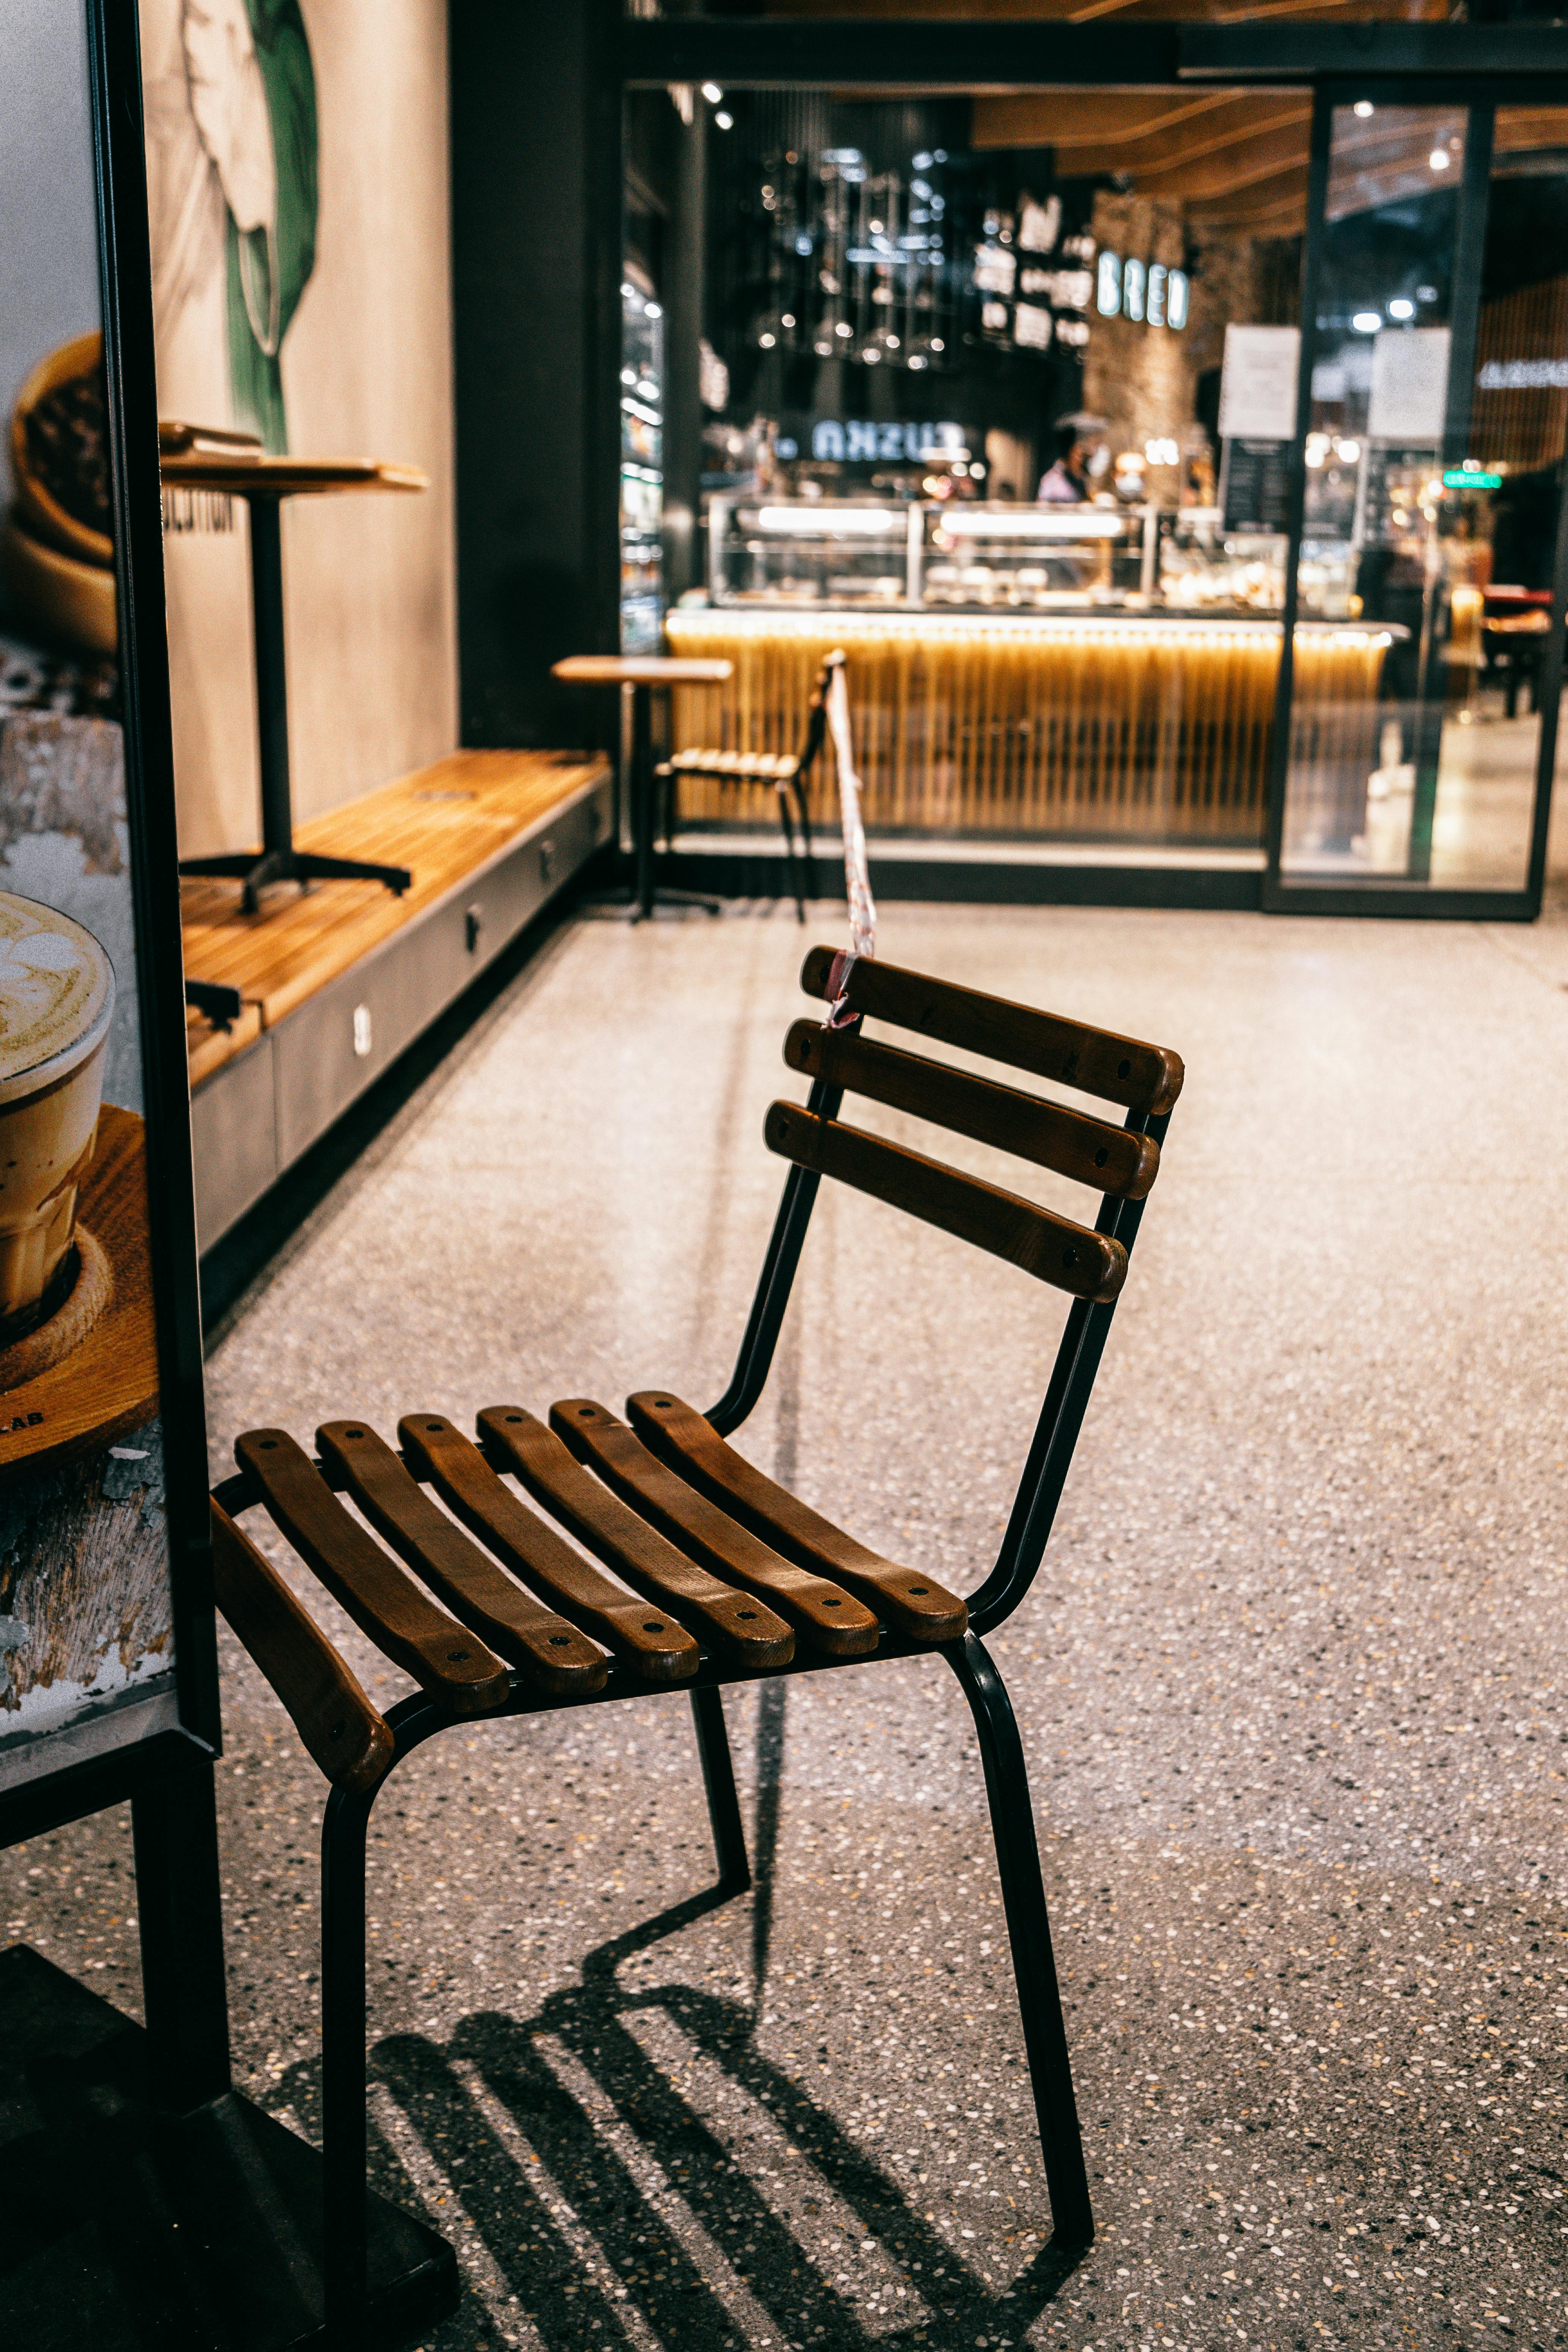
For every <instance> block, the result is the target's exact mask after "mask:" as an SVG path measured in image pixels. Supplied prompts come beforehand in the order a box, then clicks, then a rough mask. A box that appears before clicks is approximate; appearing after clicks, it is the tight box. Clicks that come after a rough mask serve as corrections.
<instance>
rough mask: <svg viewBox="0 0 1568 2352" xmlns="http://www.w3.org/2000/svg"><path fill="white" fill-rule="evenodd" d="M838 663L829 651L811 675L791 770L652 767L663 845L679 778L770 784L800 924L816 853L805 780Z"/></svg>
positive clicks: (671, 762) (812, 891) (811, 892)
mask: <svg viewBox="0 0 1568 2352" xmlns="http://www.w3.org/2000/svg"><path fill="white" fill-rule="evenodd" d="M844 661H845V656H844V655H843V654H841V653H831V654H829V655H828V656H827V657H826V660H825V661H824V663H823V665H822V667H821V669H820V670H819V671H818V672H817V676H816V684H815V686H814V687H813V688H812V690H811V702H810V705H809V710H808V716H807V719H806V727H805V742H804V743H803V744H802V745H801V748H800V751H799V755H798V756H797V758H796V760H795V766H794V767H793V768H792V769H790V770H788V771H787V772H785V773H784V774H783V775H776V776H747V775H743V774H738V773H736V772H735V771H733V770H732V769H728V768H717V767H716V768H700V767H691V768H681V767H678V766H677V764H676V762H677V761H678V760H679V759H685V758H692V757H696V756H700V755H697V754H693V753H689V752H677V753H673V754H672V755H671V757H670V758H669V759H668V760H666V761H662V762H661V764H660V766H659V769H658V778H659V782H661V783H662V784H663V785H664V787H665V790H666V793H667V794H668V799H667V802H666V807H665V820H664V837H665V841H666V843H667V845H668V844H671V843H672V841H673V836H674V831H675V791H676V785H677V783H678V782H679V778H680V777H681V776H683V775H694V776H702V775H705V776H708V777H710V778H711V779H712V780H713V781H714V782H719V783H741V784H748V783H766V784H771V785H772V786H773V791H774V792H775V793H776V794H777V795H778V804H779V824H780V826H781V828H782V830H783V833H784V859H785V863H786V866H787V868H788V872H789V887H790V895H791V897H792V898H794V900H795V919H796V920H797V921H798V922H801V923H804V922H805V902H806V900H807V898H816V852H815V850H814V849H813V847H812V840H811V812H810V810H809V809H808V808H807V806H806V801H805V780H806V778H807V776H808V775H809V774H810V773H811V771H812V768H813V767H814V765H815V764H816V760H817V758H818V756H819V755H820V753H821V751H822V746H823V744H824V742H825V741H826V736H827V690H828V686H829V683H830V681H831V678H832V675H833V672H834V670H835V669H840V668H842V667H843V666H844ZM792 792H793V793H794V794H795V813H796V814H797V816H798V817H799V820H800V837H801V853H800V855H799V856H797V855H796V851H795V828H794V826H793V825H792V824H791V823H790V811H789V796H790V793H792Z"/></svg>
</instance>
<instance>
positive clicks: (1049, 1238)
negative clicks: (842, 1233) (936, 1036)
mask: <svg viewBox="0 0 1568 2352" xmlns="http://www.w3.org/2000/svg"><path fill="white" fill-rule="evenodd" d="M857 969H858V967H857ZM763 1135H764V1137H765V1139H766V1141H767V1145H768V1149H769V1150H770V1151H776V1152H777V1153H778V1154H779V1157H780V1158H781V1159H784V1160H793V1161H794V1162H795V1166H796V1167H798V1168H805V1169H808V1170H810V1171H812V1172H813V1173H815V1174H816V1175H818V1176H833V1177H837V1179H838V1181H840V1182H841V1183H845V1184H852V1185H853V1186H854V1187H855V1189H856V1190H857V1191H858V1192H868V1193H869V1194H870V1195H871V1196H872V1198H873V1199H875V1200H879V1201H885V1202H888V1203H889V1206H890V1207H892V1208H896V1209H904V1210H906V1211H908V1213H910V1215H911V1216H916V1217H920V1218H922V1219H923V1220H924V1222H925V1223H927V1224H930V1225H937V1226H940V1227H941V1229H942V1232H944V1233H949V1234H954V1235H955V1236H956V1237H957V1238H958V1239H959V1240H960V1241H965V1242H973V1244H975V1246H976V1247H977V1248H979V1249H984V1250H989V1251H990V1253H991V1255H993V1256H994V1257H1001V1258H1006V1259H1007V1260H1009V1261H1010V1263H1011V1264H1013V1265H1017V1266H1022V1268H1023V1269H1024V1271H1025V1272H1026V1274H1032V1275H1034V1276H1037V1278H1038V1280H1040V1281H1041V1282H1047V1283H1049V1284H1050V1285H1051V1286H1053V1288H1055V1289H1058V1290H1065V1291H1068V1292H1069V1293H1070V1294H1071V1295H1072V1297H1075V1298H1089V1299H1093V1300H1096V1301H1097V1302H1100V1303H1101V1304H1104V1303H1108V1302H1109V1301H1110V1300H1111V1299H1113V1298H1114V1297H1116V1295H1117V1293H1118V1291H1119V1290H1120V1289H1121V1285H1122V1282H1123V1281H1124V1279H1125V1278H1126V1274H1127V1253H1126V1251H1125V1250H1124V1249H1123V1248H1122V1246H1121V1243H1120V1242H1116V1241H1112V1240H1111V1239H1110V1237H1109V1236H1108V1235H1107V1234H1099V1233H1092V1232H1091V1231H1090V1230H1089V1227H1088V1226H1086V1225H1078V1224H1075V1223H1073V1221H1072V1219H1071V1218H1070V1217H1060V1216H1058V1215H1057V1214H1056V1213H1055V1212H1054V1211H1052V1210H1050V1209H1042V1208H1038V1207H1037V1205H1036V1204H1035V1202H1032V1201H1024V1200H1020V1199H1019V1197H1018V1196H1017V1194H1016V1193H1015V1192H1004V1191H1003V1190H1002V1188H1001V1186H1000V1185H996V1184H988V1183H986V1182H985V1181H984V1180H983V1179H982V1178H980V1177H978V1176H964V1175H960V1174H959V1173H958V1171H956V1170H955V1169H952V1168H944V1167H943V1166H942V1163H941V1161H940V1160H927V1159H926V1158H925V1157H924V1156H923V1155H922V1154H921V1153H920V1152H918V1151H907V1150H904V1148H903V1146H902V1145H901V1144H897V1143H889V1142H887V1141H885V1140H884V1139H883V1138H882V1137H881V1136H878V1135H867V1134H866V1133H864V1132H863V1131H862V1130H861V1129H858V1128H854V1127H845V1126H843V1125H842V1124H841V1123H840V1122H839V1121H838V1120H837V1119H828V1118H818V1117H817V1116H816V1112H814V1111H809V1110H803V1109H801V1108H800V1107H799V1106H798V1105H797V1104H795V1103H784V1102H776V1103H774V1104H773V1105H772V1107H771V1108H770V1109H769V1111H768V1115H767V1118H766V1121H765V1122H764V1125H763Z"/></svg>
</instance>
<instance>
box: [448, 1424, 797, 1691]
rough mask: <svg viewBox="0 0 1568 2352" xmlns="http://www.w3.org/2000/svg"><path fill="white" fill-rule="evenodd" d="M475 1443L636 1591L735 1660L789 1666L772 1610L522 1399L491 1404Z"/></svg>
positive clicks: (789, 1642) (791, 1643)
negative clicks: (652, 1518) (603, 1477)
mask: <svg viewBox="0 0 1568 2352" xmlns="http://www.w3.org/2000/svg"><path fill="white" fill-rule="evenodd" d="M479 1439H480V1443H481V1444H483V1445H484V1446H485V1447H486V1448H487V1450H489V1451H490V1453H491V1454H492V1456H493V1458H494V1459H495V1460H496V1461H497V1462H498V1463H500V1464H502V1465H504V1466H505V1467H506V1468H507V1469H509V1470H512V1471H515V1472H516V1474H517V1475H518V1477H519V1478H521V1481H522V1483H523V1485H524V1486H526V1487H527V1488H528V1491H529V1493H530V1494H531V1496H533V1498H534V1500H535V1502H538V1503H542V1504H543V1506H544V1507H545V1509H546V1510H549V1511H553V1513H554V1514H555V1516H556V1517H557V1518H558V1519H559V1520H560V1521H561V1523H562V1525H563V1527H565V1528H569V1529H570V1530H571V1532H572V1534H573V1535H574V1536H575V1537H576V1538H577V1540H578V1542H579V1543H582V1544H585V1545H586V1546H587V1548H588V1549H589V1550H590V1551H592V1552H595V1553H596V1554H597V1555H598V1557H599V1559H602V1560H603V1561H604V1563H605V1567H606V1568H611V1569H614V1570H615V1572H616V1575H617V1576H622V1577H625V1579H626V1582H627V1583H628V1584H629V1585H631V1586H632V1588H633V1590H634V1591H637V1592H641V1593H643V1594H645V1595H646V1596H647V1599H648V1600H650V1601H657V1602H658V1605H659V1607H660V1608H661V1609H668V1611H669V1612H670V1614H671V1615H672V1616H674V1617H677V1618H679V1620H680V1622H682V1623H683V1624H685V1625H687V1626H688V1627H689V1628H690V1629H692V1630H694V1631H695V1632H696V1633H698V1634H699V1637H700V1639H703V1640H706V1641H708V1642H710V1643H712V1644H713V1645H714V1647H715V1648H716V1649H718V1650H719V1651H721V1653H722V1654H724V1655H725V1656H726V1657H728V1658H730V1659H731V1660H732V1661H733V1662H734V1663H735V1664H737V1665H740V1666H743V1667H746V1668H747V1669H749V1670H750V1671H752V1672H753V1673H760V1674H765V1673H768V1672H769V1671H771V1670H772V1669H773V1667H776V1666H786V1665H788V1664H789V1662H790V1660H791V1659H792V1658H793V1657H794V1655H795V1635H794V1634H793V1633H791V1631H790V1629H789V1627H788V1626H787V1625H786V1624H785V1623H784V1619H783V1618H782V1617H780V1616H776V1615H775V1614H774V1612H773V1611H772V1610H771V1609H767V1608H764V1607H763V1603H762V1602H761V1601H756V1600H752V1598H750V1597H749V1596H748V1595H747V1594H746V1593H743V1592H737V1591H735V1588H734V1586H733V1585H731V1584H724V1583H721V1581H720V1580H719V1579H718V1577H716V1576H710V1575H709V1573H708V1571H707V1570H706V1569H702V1568H699V1567H698V1566H697V1564H696V1562H695V1561H694V1560H690V1559H688V1558H687V1557H686V1555H685V1553H684V1552H681V1551H678V1550H677V1549H676V1547H675V1546H674V1544H672V1543H668V1542H667V1541H666V1540H665V1538H664V1537H663V1536H661V1535H660V1534H659V1533H658V1531H657V1529H655V1528H650V1527H649V1526H648V1524H647V1520H646V1519H644V1518H641V1517H639V1516H638V1515H637V1512H636V1511H634V1510H631V1509H629V1508H628V1507H627V1506H626V1504H625V1503H623V1502H622V1501H621V1499H620V1496H618V1495H612V1494H611V1492H610V1490H609V1488H608V1487H607V1486H602V1485H601V1484H600V1482H599V1480H598V1479H597V1478H595V1477H593V1476H592V1475H590V1474H589V1472H587V1471H586V1470H584V1467H583V1465H582V1464H581V1463H580V1462H577V1461H575V1460H574V1458H573V1456H572V1455H571V1454H569V1453H568V1452H567V1450H566V1448H565V1446H564V1445H563V1444H562V1443H561V1440H560V1439H559V1437H557V1436H556V1434H555V1433H554V1431H553V1430H552V1429H547V1428H546V1427H545V1425H544V1423H543V1422H542V1421H540V1420H537V1419H536V1418H535V1416H534V1415H533V1414H532V1413H531V1412H523V1410H522V1408H521V1405H514V1404H498V1405H489V1406H487V1407H486V1409H485V1411H484V1412H481V1413H480V1415H479Z"/></svg>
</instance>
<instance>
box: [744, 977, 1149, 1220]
mask: <svg viewBox="0 0 1568 2352" xmlns="http://www.w3.org/2000/svg"><path fill="white" fill-rule="evenodd" d="M784 1060H785V1061H786V1062H787V1063H788V1065H789V1066H790V1068H791V1069H792V1070H800V1071H802V1072H803V1073H804V1074H805V1076H807V1077H812V1078H820V1079H823V1080H824V1081H825V1082H826V1084H827V1085H828V1086H831V1087H843V1088H844V1089H845V1090H846V1092H847V1093H849V1094H857V1095H863V1096H865V1097H866V1098H867V1099H868V1101H871V1102H879V1103H886V1104H887V1105H888V1106H889V1108H890V1109H893V1110H902V1111H908V1112H910V1114H911V1115H912V1116H913V1117H914V1118H928V1119H930V1120H931V1122H932V1123H933V1125H935V1126H937V1127H945V1128H947V1129H949V1130H950V1131H951V1132H952V1134H954V1135H967V1136H968V1137H970V1139H972V1140H973V1142H975V1143H988V1144H991V1145H994V1147H995V1149H996V1150H999V1151H1008V1152H1011V1153H1012V1154H1013V1155H1014V1157H1015V1158H1016V1159H1018V1160H1031V1161H1033V1163H1034V1164H1035V1166H1036V1167H1038V1168H1049V1169H1050V1170H1052V1171H1053V1172H1054V1173H1055V1174H1057V1175H1058V1176H1067V1177H1070V1178H1071V1179H1072V1180H1073V1181H1075V1182H1077V1183H1079V1184H1090V1185H1092V1186H1093V1187H1094V1188H1095V1190H1096V1191H1097V1192H1109V1193H1110V1194H1111V1195H1112V1196H1113V1197H1114V1198H1115V1199H1117V1200H1124V1201H1141V1200H1142V1199H1143V1197H1144V1195H1145V1194H1146V1193H1147V1192H1148V1190H1149V1187H1150V1186H1151V1185H1152V1182H1153V1181H1154V1179H1155V1177H1156V1175H1157V1174H1158V1173H1159V1168H1160V1148H1159V1146H1158V1144H1156V1143H1155V1142H1154V1140H1153V1139H1152V1137H1150V1136H1147V1135H1140V1134H1138V1133H1136V1132H1135V1131H1134V1130H1133V1129H1131V1128H1125V1127H1113V1126H1111V1125H1110V1122H1109V1121H1108V1120H1105V1119H1100V1118H1091V1117H1089V1114H1088V1113H1087V1112H1085V1111H1079V1110H1071V1109H1069V1108H1068V1106H1067V1104H1065V1103H1051V1102H1041V1101H1040V1100H1039V1098H1038V1097H1037V1096H1035V1095H1026V1094H1022V1093H1020V1092H1019V1090H1018V1089H1017V1088H1016V1087H1004V1086H998V1085H997V1084H996V1083H995V1082H994V1080H993V1079H990V1078H982V1077H977V1076H974V1074H973V1072H972V1071H969V1070H956V1069H953V1068H952V1066H950V1065H949V1064H948V1063H945V1062H931V1061H928V1060H927V1059H926V1058H925V1056H924V1055H920V1054H906V1053H904V1052H903V1051H902V1050H901V1049H900V1047H899V1046H897V1045H881V1044H874V1043H873V1042H872V1041H871V1040H870V1039H869V1038H866V1037H862V1036H860V1035H859V1034H858V1033H857V1032H856V1031H855V1030H853V1029H825V1028H824V1027H823V1026H822V1024H821V1023H820V1022H817V1021H797V1022H796V1023H795V1026H794V1027H793V1028H792V1029H791V1031H790V1033H789V1035H788V1036H787V1037H786V1038H785V1040H784Z"/></svg>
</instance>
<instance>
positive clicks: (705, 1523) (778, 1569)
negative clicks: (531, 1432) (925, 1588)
mask: <svg viewBox="0 0 1568 2352" xmlns="http://www.w3.org/2000/svg"><path fill="white" fill-rule="evenodd" d="M550 1426H551V1427H552V1429H553V1430H554V1431H555V1432H556V1433H557V1434H558V1435H559V1436H560V1437H561V1439H562V1440H563V1443H564V1444H566V1445H568V1446H570V1447H571V1449H572V1451H573V1453H574V1454H576V1455H577V1456H578V1457H579V1459H580V1460H584V1461H587V1462H591V1463H592V1465H593V1466H594V1468H595V1470H596V1471H597V1472H598V1474H599V1475H600V1476H601V1477H602V1478H603V1479H604V1480H605V1482H606V1484H607V1485H609V1486H613V1487H614V1488H615V1490H616V1494H618V1495H619V1496H622V1498H623V1499H624V1500H625V1501H626V1502H627V1503H629V1504H630V1506H631V1507H632V1508H633V1509H634V1510H635V1511H637V1512H639V1513H640V1514H641V1516H642V1517H644V1518H646V1519H647V1520H649V1521H650V1522H651V1524H652V1525H653V1526H654V1527H655V1528H658V1532H659V1533H660V1535H663V1536H666V1537H668V1539H669V1541H670V1542H671V1543H674V1544H679V1546H680V1548H681V1549H682V1550H683V1551H689V1552H690V1553H692V1554H693V1555H694V1556H695V1558H697V1559H700V1560H701V1561H702V1563H703V1565H704V1566H705V1567H707V1568H710V1569H711V1570H712V1571H713V1573H714V1575H715V1576H720V1577H722V1578H723V1579H724V1580H725V1581H726V1582H728V1583H740V1584H743V1585H744V1586H745V1588H746V1590H747V1591H748V1592H754V1593H756V1594H758V1595H760V1596H761V1597H762V1598H763V1599H764V1600H766V1601H768V1603H769V1605H770V1606H771V1607H773V1608H774V1609H776V1610H777V1611H778V1612H779V1614H780V1616H781V1617H784V1618H786V1619H787V1620H788V1622H790V1623H791V1624H792V1625H793V1626H794V1627H795V1632H796V1633H798V1634H800V1635H801V1637H802V1638H803V1640H805V1641H807V1642H809V1643H810V1644H811V1646H812V1648H813V1649H814V1650H821V1651H823V1652H825V1653H826V1655H827V1656H829V1657H838V1658H854V1657H864V1656H865V1655H866V1654H867V1653H868V1651H870V1650H874V1649H875V1648H876V1646H877V1642H878V1638H879V1631H880V1629H879V1625H878V1623H877V1620H876V1617H875V1616H874V1615H873V1613H872V1612H871V1611H870V1610H869V1609H868V1608H866V1607H865V1606H864V1604H863V1603H862V1602H860V1601H857V1600H856V1599H855V1598H854V1596H853V1594H851V1593H848V1592H846V1591H844V1590H843V1588H842V1587H841V1586H839V1585H837V1584H834V1583H831V1582H830V1581H829V1580H827V1579H826V1577H823V1576H820V1575H816V1574H815V1573H814V1572H812V1571H811V1570H807V1569H803V1568H798V1567H796V1566H795V1562H794V1561H793V1560H788V1559H784V1557H783V1556H782V1554H780V1553H778V1552H776V1551H774V1549H773V1547H772V1545H771V1544H767V1543H764V1542H763V1539H762V1538H761V1537H760V1536H755V1535H752V1532H751V1530H750V1529H749V1528H743V1527H741V1526H739V1525H738V1524H737V1523H736V1521H735V1520H733V1519H732V1518H731V1517H730V1516H729V1514H728V1512H726V1511H722V1510H721V1509H720V1508H719V1507H718V1505H717V1504H715V1503H710V1501H709V1500H708V1497H707V1496H705V1495H700V1494H699V1493H698V1492H697V1490H696V1488H695V1487H693V1486H688V1485H687V1483H686V1481H685V1479H684V1478H680V1477H678V1476H677V1475H676V1473H675V1472H674V1471H673V1470H669V1469H667V1468H666V1466H665V1465H664V1464H663V1463H662V1462H660V1461H658V1459H657V1457H656V1456H655V1455H654V1454H650V1453H649V1452H648V1450H647V1446H646V1445H645V1444H643V1442H642V1440H641V1438H640V1437H638V1436H637V1433H636V1431H635V1430H631V1429H628V1428H627V1427H626V1423H625V1422H624V1421H620V1420H618V1419H617V1418H616V1415H615V1414H614V1413H613V1412H610V1411H609V1409H608V1408H607V1406H605V1405H602V1404H595V1402H594V1401H593V1399H592V1398H591V1397H563V1399H562V1400H561V1401H560V1402H559V1403H557V1404H552V1406H551V1408H550Z"/></svg>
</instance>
